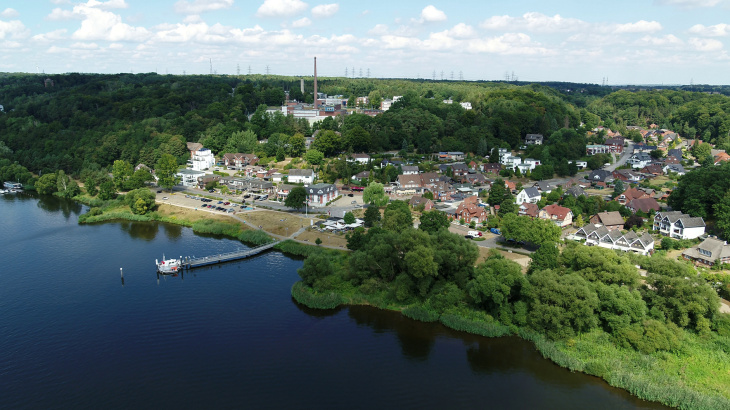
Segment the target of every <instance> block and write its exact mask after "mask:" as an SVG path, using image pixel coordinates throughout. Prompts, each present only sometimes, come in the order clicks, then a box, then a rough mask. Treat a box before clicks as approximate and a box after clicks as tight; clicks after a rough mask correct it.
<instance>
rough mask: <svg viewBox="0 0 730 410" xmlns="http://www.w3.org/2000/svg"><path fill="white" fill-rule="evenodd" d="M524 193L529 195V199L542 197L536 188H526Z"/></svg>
mask: <svg viewBox="0 0 730 410" xmlns="http://www.w3.org/2000/svg"><path fill="white" fill-rule="evenodd" d="M524 191H525V193H526V194H527V197H528V198H539V197H540V196H541V195H540V191H538V190H537V188H536V187H534V186H531V187H529V188H524Z"/></svg>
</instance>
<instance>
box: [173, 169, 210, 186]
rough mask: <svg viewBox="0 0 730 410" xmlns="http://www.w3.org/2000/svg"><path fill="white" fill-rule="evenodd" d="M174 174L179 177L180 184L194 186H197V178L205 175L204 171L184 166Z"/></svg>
mask: <svg viewBox="0 0 730 410" xmlns="http://www.w3.org/2000/svg"><path fill="white" fill-rule="evenodd" d="M175 176H176V177H178V178H180V185H182V186H184V187H190V188H196V187H197V186H198V178H201V177H203V176H205V172H203V171H199V170H195V169H188V168H186V169H181V170H179V171H177V174H175Z"/></svg>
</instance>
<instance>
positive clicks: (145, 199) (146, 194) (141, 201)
mask: <svg viewBox="0 0 730 410" xmlns="http://www.w3.org/2000/svg"><path fill="white" fill-rule="evenodd" d="M124 201H125V202H126V203H127V205H129V208H130V209H131V210H132V213H134V214H137V215H145V214H147V213H148V212H150V211H152V210H153V209H154V208H155V194H154V193H153V192H152V191H150V190H149V189H147V188H138V189H134V190H132V191H129V192H128V193H127V195H125V196H124Z"/></svg>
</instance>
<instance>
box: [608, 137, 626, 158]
mask: <svg viewBox="0 0 730 410" xmlns="http://www.w3.org/2000/svg"><path fill="white" fill-rule="evenodd" d="M605 145H606V146H607V147H608V150H609V152H612V153H614V154H620V153H622V152H624V139H623V137H616V138H609V139H607V140H606V142H605Z"/></svg>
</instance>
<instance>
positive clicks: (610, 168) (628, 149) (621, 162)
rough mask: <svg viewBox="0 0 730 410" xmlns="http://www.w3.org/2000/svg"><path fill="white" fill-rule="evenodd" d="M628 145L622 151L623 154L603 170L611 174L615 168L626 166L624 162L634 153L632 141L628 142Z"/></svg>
mask: <svg viewBox="0 0 730 410" xmlns="http://www.w3.org/2000/svg"><path fill="white" fill-rule="evenodd" d="M628 144H629V146H628V147H626V148H625V149H624V152H623V153H622V154H621V156H620V157H619V159H618V161H614V162H613V164H611V165H609V166H607V167H606V168H604V169H606V170H607V171H611V172H613V171H615V170H616V168H618V167H620V166H622V165H624V164H626V161H627V160H628V159H629V157H630V156H631V153H632V152H633V151H634V143H633V142H632V141H628Z"/></svg>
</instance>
